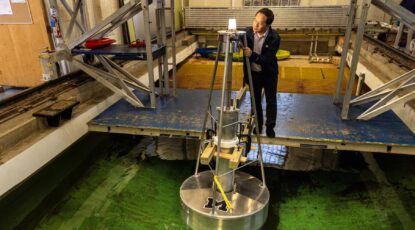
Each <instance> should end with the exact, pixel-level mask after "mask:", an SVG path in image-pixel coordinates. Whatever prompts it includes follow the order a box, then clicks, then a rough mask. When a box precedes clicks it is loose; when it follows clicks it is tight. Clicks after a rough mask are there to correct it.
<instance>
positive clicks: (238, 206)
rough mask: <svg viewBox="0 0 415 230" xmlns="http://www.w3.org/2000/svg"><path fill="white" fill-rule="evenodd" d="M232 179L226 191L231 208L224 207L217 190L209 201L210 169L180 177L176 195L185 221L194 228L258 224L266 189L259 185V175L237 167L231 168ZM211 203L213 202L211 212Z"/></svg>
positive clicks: (245, 229) (250, 229) (248, 229)
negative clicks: (214, 199)
mask: <svg viewBox="0 0 415 230" xmlns="http://www.w3.org/2000/svg"><path fill="white" fill-rule="evenodd" d="M234 181H235V184H234V191H233V192H229V193H227V194H226V195H227V196H228V198H229V200H231V203H232V206H233V209H232V210H229V209H228V208H227V207H226V204H225V202H224V200H223V198H222V195H221V194H220V193H219V192H217V194H216V198H217V200H216V201H215V202H213V200H212V185H213V183H214V182H213V174H212V173H211V172H210V171H204V172H200V173H199V174H198V175H196V176H195V175H194V176H192V177H189V178H188V179H187V180H186V181H184V183H183V184H182V186H181V187H180V198H181V200H182V216H183V219H184V220H185V222H186V224H187V225H188V226H189V227H190V228H192V229H197V230H205V229H206V230H212V229H222V230H226V229H232V230H235V229H238V230H254V229H259V228H261V226H262V225H263V224H264V223H265V221H266V219H267V215H268V202H269V191H268V189H267V188H266V187H263V186H262V182H261V181H260V180H259V179H257V178H255V177H253V176H251V175H249V174H247V173H244V172H240V171H236V172H235V177H234ZM213 203H214V204H213ZM212 205H215V213H214V215H212Z"/></svg>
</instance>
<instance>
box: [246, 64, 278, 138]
mask: <svg viewBox="0 0 415 230" xmlns="http://www.w3.org/2000/svg"><path fill="white" fill-rule="evenodd" d="M252 83H253V88H254V95H255V105H256V111H257V114H258V125H259V127H260V128H259V129H260V130H262V126H263V124H264V115H263V112H262V103H261V101H262V100H261V99H262V97H261V93H262V89H264V92H265V100H266V115H267V120H266V123H265V125H266V126H267V128H274V127H275V123H276V120H277V84H278V77H277V76H272V77H271V76H265V75H264V74H263V73H262V72H254V71H252Z"/></svg>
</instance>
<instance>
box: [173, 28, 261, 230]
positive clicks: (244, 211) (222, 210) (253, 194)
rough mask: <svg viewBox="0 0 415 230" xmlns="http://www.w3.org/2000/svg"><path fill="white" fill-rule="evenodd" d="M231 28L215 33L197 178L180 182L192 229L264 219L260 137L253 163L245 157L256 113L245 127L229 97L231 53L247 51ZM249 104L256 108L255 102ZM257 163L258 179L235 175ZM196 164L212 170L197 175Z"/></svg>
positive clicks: (251, 225) (243, 225)
mask: <svg viewBox="0 0 415 230" xmlns="http://www.w3.org/2000/svg"><path fill="white" fill-rule="evenodd" d="M229 25H230V27H229V28H228V30H226V31H225V30H224V31H219V32H218V33H219V41H218V50H217V54H216V61H215V67H214V71H213V77H212V82H211V87H210V93H209V100H208V105H207V108H206V112H205V119H204V123H203V128H202V135H201V137H200V139H201V142H200V148H199V154H198V158H197V163H196V170H195V174H194V175H193V176H191V177H189V178H188V179H187V180H186V181H184V182H183V184H182V186H181V188H180V198H181V201H182V216H183V220H184V221H185V222H186V224H187V225H188V226H189V227H190V228H192V229H196V230H203V229H209V230H213V229H221V230H227V229H229V230H235V229H238V230H239V229H242V230H244V229H246V230H255V229H259V228H261V227H262V225H263V224H264V223H265V221H266V219H267V215H268V202H269V191H268V188H267V187H266V183H265V173H264V164H263V162H262V151H261V140H260V136H259V134H256V138H257V139H256V140H257V143H258V157H257V160H254V161H250V162H249V161H248V160H247V157H246V153H247V152H249V150H250V146H251V144H250V140H251V139H250V136H249V134H250V133H251V130H252V127H253V126H254V125H255V126H256V127H258V121H257V119H256V117H257V115H256V111H255V110H254V116H253V119H251V118H248V119H247V120H248V121H249V122H246V121H240V120H239V108H238V107H239V105H238V101H240V99H235V98H232V57H233V53H234V52H235V53H237V52H239V48H240V46H241V45H243V46H244V47H246V45H247V41H246V33H245V32H244V31H237V30H236V22H235V21H234V20H233V21H232V23H231V20H230V24H229ZM241 40H243V44H241V43H242V42H241ZM221 51H222V52H223V53H224V54H225V63H224V75H223V81H222V94H221V104H220V106H218V107H217V105H214V106H213V105H212V104H211V100H212V90H213V85H214V82H215V79H216V72H217V67H218V60H219V55H220V53H221ZM245 61H246V65H247V70H248V71H247V72H248V78H249V85H250V87H249V88H250V90H251V95H254V94H253V87H252V76H251V74H250V73H251V71H250V65H249V64H250V63H249V60H248V59H247V58H245ZM252 103H253V105H252V106H253V108H255V99H254V98H253V100H252ZM212 108H216V112H217V118H214V117H213V112H212ZM209 117H210V119H208V118H209ZM208 120H211V122H210V125H211V128H210V129H209V130H210V131H208V130H207V121H208ZM253 122H255V123H253ZM208 133H209V135H207V134H208ZM205 134H206V135H205ZM210 134H212V135H210ZM256 161H257V162H259V165H260V169H261V177H262V178H261V179H262V180H259V179H257V178H255V177H253V176H251V175H249V174H247V173H244V172H240V171H238V169H240V168H241V167H244V166H245V165H248V164H250V163H253V162H256ZM199 164H203V165H208V166H209V167H210V170H209V171H204V172H199Z"/></svg>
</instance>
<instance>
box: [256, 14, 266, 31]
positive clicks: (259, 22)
mask: <svg viewBox="0 0 415 230" xmlns="http://www.w3.org/2000/svg"><path fill="white" fill-rule="evenodd" d="M266 21H267V17H266V16H265V15H264V14H262V13H258V14H257V15H256V16H255V18H254V21H253V22H252V28H253V29H254V32H255V33H260V34H262V33H265V31H266V30H267V23H266Z"/></svg>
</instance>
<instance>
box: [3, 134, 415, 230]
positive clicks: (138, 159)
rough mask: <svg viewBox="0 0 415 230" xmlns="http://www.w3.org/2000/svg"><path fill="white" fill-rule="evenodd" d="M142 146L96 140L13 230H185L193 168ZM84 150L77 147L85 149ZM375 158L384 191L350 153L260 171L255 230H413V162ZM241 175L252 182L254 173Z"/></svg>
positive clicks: (142, 143) (127, 140) (145, 144)
mask: <svg viewBox="0 0 415 230" xmlns="http://www.w3.org/2000/svg"><path fill="white" fill-rule="evenodd" d="M109 140H110V141H109ZM150 142H151V140H149V139H140V138H131V137H129V136H124V137H122V138H119V137H117V138H114V137H113V136H111V137H110V138H107V139H104V141H103V143H102V144H97V147H96V148H92V149H91V150H90V151H97V149H98V150H99V153H95V154H93V155H94V157H93V158H92V159H93V160H91V161H90V163H88V164H87V166H85V167H83V168H82V169H81V170H78V171H77V174H76V177H74V179H73V180H70V181H65V180H63V181H62V184H63V185H65V186H66V188H65V189H60V190H61V191H60V192H56V191H55V192H53V193H51V195H49V196H48V197H47V198H46V199H45V200H44V201H43V202H41V204H39V207H38V208H37V209H34V210H33V212H37V213H41V215H40V214H39V215H37V216H36V215H33V214H31V215H29V218H27V217H26V218H25V219H24V221H23V223H21V224H20V225H19V226H18V227H19V228H22V229H28V228H32V227H35V228H37V229H53V230H55V229H186V226H185V224H184V223H183V221H182V220H181V217H180V200H179V195H178V191H179V187H180V185H181V183H182V182H183V181H184V180H185V179H186V178H187V177H189V176H190V175H191V174H192V173H193V170H194V166H195V162H194V161H164V160H160V159H158V158H157V157H144V156H145V154H144V153H145V152H146V149H147V150H148V148H149V143H150ZM88 143H90V142H88V141H87V142H86V143H80V144H79V145H84V147H83V148H87V149H90V148H91V146H90V145H89V144H88ZM150 146H151V145H150ZM79 151H81V150H79ZM83 151H85V150H83ZM68 154H69V155H70V154H72V155H73V153H71V152H70V151H69V152H68ZM376 158H377V160H378V162H379V165H380V167H381V168H382V169H383V170H384V171H385V175H386V177H387V179H388V180H389V182H390V184H388V185H385V184H382V183H379V182H377V179H376V177H375V176H374V175H373V174H372V173H371V172H370V171H369V169H368V168H367V167H366V165H365V163H364V162H363V160H362V159H361V157H360V156H359V155H357V154H350V155H349V154H345V155H344V156H343V157H341V162H342V165H341V166H342V167H341V168H340V169H339V170H337V171H335V172H333V171H331V172H327V171H317V172H289V171H282V170H277V169H269V168H268V169H267V170H266V175H267V179H268V187H269V189H270V193H271V200H270V208H269V216H268V220H267V223H266V224H265V226H264V227H263V229H405V228H406V229H414V228H412V227H413V225H412V224H413V221H415V219H414V218H413V216H414V215H415V211H414V210H415V169H414V168H415V167H414V165H415V164H414V159H412V157H409V156H393V157H392V156H384V155H380V156H377V157H376ZM63 162H65V163H62V164H66V163H67V162H68V161H67V160H66V161H63ZM56 168H59V167H56ZM56 168H55V169H54V170H58V169H56ZM245 171H247V172H248V173H250V174H252V175H255V176H257V177H258V176H259V168H257V167H250V168H247V169H245ZM43 177H45V175H44V176H43ZM45 179H46V178H45ZM63 185H60V186H59V188H62V186H63ZM27 190H29V191H30V189H29V188H28V189H27ZM62 190H64V191H62ZM26 194H29V193H26ZM51 197H53V198H51ZM15 204H16V205H18V204H19V203H18V202H15ZM0 210H1V209H0ZM39 210H41V211H39ZM405 215H406V216H409V219H408V218H407V219H405V218H403V217H402V216H405ZM4 218H6V217H4ZM7 218H10V217H7ZM0 226H1V225H0ZM6 229H7V228H6Z"/></svg>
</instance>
